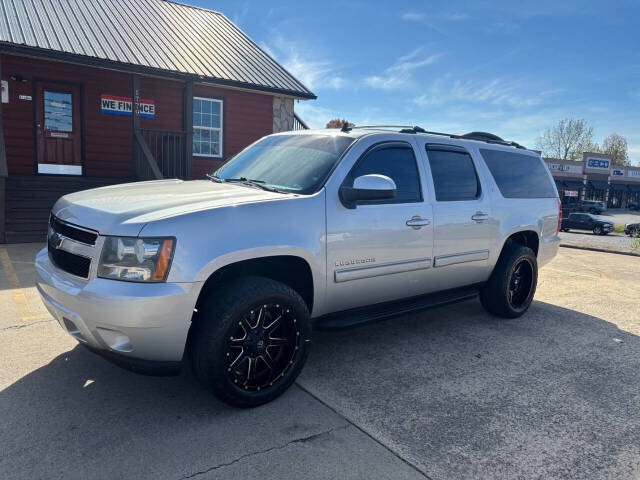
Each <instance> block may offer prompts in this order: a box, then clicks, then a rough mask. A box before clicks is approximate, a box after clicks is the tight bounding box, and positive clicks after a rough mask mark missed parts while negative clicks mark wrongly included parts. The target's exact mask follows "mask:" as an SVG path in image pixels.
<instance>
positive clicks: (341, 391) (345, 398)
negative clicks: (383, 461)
mask: <svg viewBox="0 0 640 480" xmlns="http://www.w3.org/2000/svg"><path fill="white" fill-rule="evenodd" d="M627 314H632V313H631V312H627ZM621 315H624V313H623V312H621ZM638 372H640V339H639V338H638V337H637V336H635V335H633V334H630V333H628V332H625V331H622V330H620V329H618V328H617V326H616V325H614V324H612V323H609V322H606V321H604V320H602V319H600V318H597V317H594V316H590V315H586V314H583V313H580V312H577V311H574V310H569V309H565V308H561V307H558V306H555V305H552V304H548V303H544V302H539V301H536V302H534V304H533V306H532V308H531V309H530V311H529V312H528V313H527V314H526V315H525V316H523V317H522V318H519V319H515V320H503V319H498V318H495V317H491V316H489V315H487V314H485V313H484V312H483V311H482V309H481V307H480V305H479V302H477V301H475V300H474V301H470V302H466V303H462V304H458V305H455V306H450V307H445V308H440V309H436V310H431V311H427V312H423V313H420V314H415V315H411V316H406V317H403V318H399V319H395V320H390V321H387V322H384V323H379V324H375V325H370V326H366V327H362V328H359V329H356V330H350V331H342V332H323V333H320V334H317V335H316V337H315V339H314V348H313V350H312V353H311V356H310V359H309V364H308V365H307V367H306V368H305V370H304V371H303V373H302V377H301V378H300V379H299V383H300V384H301V385H302V386H303V387H304V388H306V389H307V390H309V391H310V392H311V393H313V394H314V395H316V396H317V397H318V398H320V399H321V400H323V401H325V402H327V403H329V404H331V405H333V406H334V407H335V408H336V409H337V410H338V411H339V412H340V413H342V414H343V415H345V416H346V417H347V418H349V419H350V420H352V421H354V422H356V423H357V424H358V425H360V426H362V427H363V428H364V429H365V430H366V431H368V432H369V433H372V434H373V435H375V436H376V437H377V438H379V439H381V440H382V441H383V443H385V444H387V445H389V446H391V447H392V448H394V449H395V450H396V451H398V452H402V454H403V456H405V458H407V459H409V460H410V461H411V462H412V463H414V464H416V465H418V466H419V467H420V468H422V469H423V470H424V471H425V472H426V473H427V474H428V475H429V476H430V477H431V478H558V477H562V478H568V477H569V478H598V477H606V478H637V477H638V475H640V442H639V441H638V439H640V395H639V393H638V392H640V374H639V373H638Z"/></svg>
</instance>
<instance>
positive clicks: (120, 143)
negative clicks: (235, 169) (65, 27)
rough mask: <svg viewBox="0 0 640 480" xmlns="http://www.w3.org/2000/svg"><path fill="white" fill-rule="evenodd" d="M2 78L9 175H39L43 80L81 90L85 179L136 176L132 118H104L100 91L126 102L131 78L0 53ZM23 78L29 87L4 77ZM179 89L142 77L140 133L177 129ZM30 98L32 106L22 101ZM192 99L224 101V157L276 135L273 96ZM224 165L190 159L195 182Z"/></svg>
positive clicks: (224, 92)
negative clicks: (39, 87) (148, 110)
mask: <svg viewBox="0 0 640 480" xmlns="http://www.w3.org/2000/svg"><path fill="white" fill-rule="evenodd" d="M1 61H2V79H3V80H8V82H9V103H5V104H3V105H2V109H3V120H4V134H5V142H6V148H7V161H8V166H9V173H10V174H23V175H24V174H26V175H32V174H35V173H36V160H35V150H34V149H35V146H34V111H33V106H34V104H33V101H35V91H34V83H35V82H34V81H35V80H47V81H59V82H68V83H75V84H78V85H80V86H81V89H82V90H81V96H82V100H83V105H82V107H83V109H84V111H83V116H84V125H83V128H84V139H85V143H84V173H85V175H87V176H95V177H115V178H133V177H134V172H133V159H132V143H133V138H132V121H131V117H124V116H122V117H121V116H115V115H104V114H102V112H101V109H100V95H101V94H103V93H106V94H111V95H117V96H123V97H130V96H131V89H132V83H133V82H132V77H131V74H128V73H120V72H114V71H110V70H104V69H99V68H92V67H84V66H78V65H72V64H67V63H61V62H50V61H45V60H39V59H32V58H26V57H18V56H13V55H7V54H2V57H1ZM11 75H20V76H21V77H23V78H25V79H26V80H27V82H26V83H21V82H16V81H13V80H9V77H10V76H11ZM183 88H184V84H183V83H181V82H177V81H173V80H164V79H158V78H153V77H141V79H140V89H141V97H142V98H144V99H149V100H154V101H155V106H156V117H155V119H141V126H142V128H144V129H152V130H171V131H181V130H182V128H183V118H182V100H183ZM21 94H23V95H32V96H33V101H25V100H19V99H18V96H19V95H21ZM194 95H197V96H202V97H215V98H221V99H223V100H224V146H223V149H224V155H225V158H229V157H230V156H231V155H233V154H235V153H236V152H238V151H239V150H241V149H243V148H244V147H246V146H247V145H248V144H250V143H251V142H253V141H255V140H256V139H258V138H260V137H262V136H264V135H268V134H270V133H272V131H273V97H272V96H270V95H264V94H260V93H250V92H244V91H238V90H231V89H223V88H214V87H208V86H204V85H196V86H194ZM222 163H223V162H222V161H221V160H214V159H208V158H203V157H194V159H193V177H194V178H200V177H202V175H203V174H204V173H206V172H208V171H210V170H211V169H213V168H216V167H217V166H219V165H220V164H222Z"/></svg>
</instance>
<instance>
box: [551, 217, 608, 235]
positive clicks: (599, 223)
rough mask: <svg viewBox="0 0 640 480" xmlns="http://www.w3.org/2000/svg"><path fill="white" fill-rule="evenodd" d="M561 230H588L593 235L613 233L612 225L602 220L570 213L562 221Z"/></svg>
mask: <svg viewBox="0 0 640 480" xmlns="http://www.w3.org/2000/svg"><path fill="white" fill-rule="evenodd" d="M561 230H562V231H563V232H568V231H569V230H590V231H592V232H593V233H594V234H595V235H606V234H607V233H609V232H612V231H613V223H611V222H608V221H606V220H602V219H600V218H598V217H596V216H595V215H592V214H590V213H570V214H569V216H568V217H567V218H563V219H562V226H561Z"/></svg>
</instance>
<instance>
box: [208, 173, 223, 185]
mask: <svg viewBox="0 0 640 480" xmlns="http://www.w3.org/2000/svg"><path fill="white" fill-rule="evenodd" d="M204 176H205V177H207V178H208V179H209V180H211V181H213V182H216V183H222V179H221V178H220V177H219V176H217V175H211V174H210V173H205V174H204Z"/></svg>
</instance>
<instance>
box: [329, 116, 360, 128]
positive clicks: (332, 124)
mask: <svg viewBox="0 0 640 480" xmlns="http://www.w3.org/2000/svg"><path fill="white" fill-rule="evenodd" d="M345 123H348V124H349V126H350V127H355V126H356V124H355V123H351V122H347V121H346V120H345V119H344V118H343V119H342V120H340V119H339V118H334V119H332V120H329V123H327V126H326V127H325V128H342V126H343V125H344V124H345Z"/></svg>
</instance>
